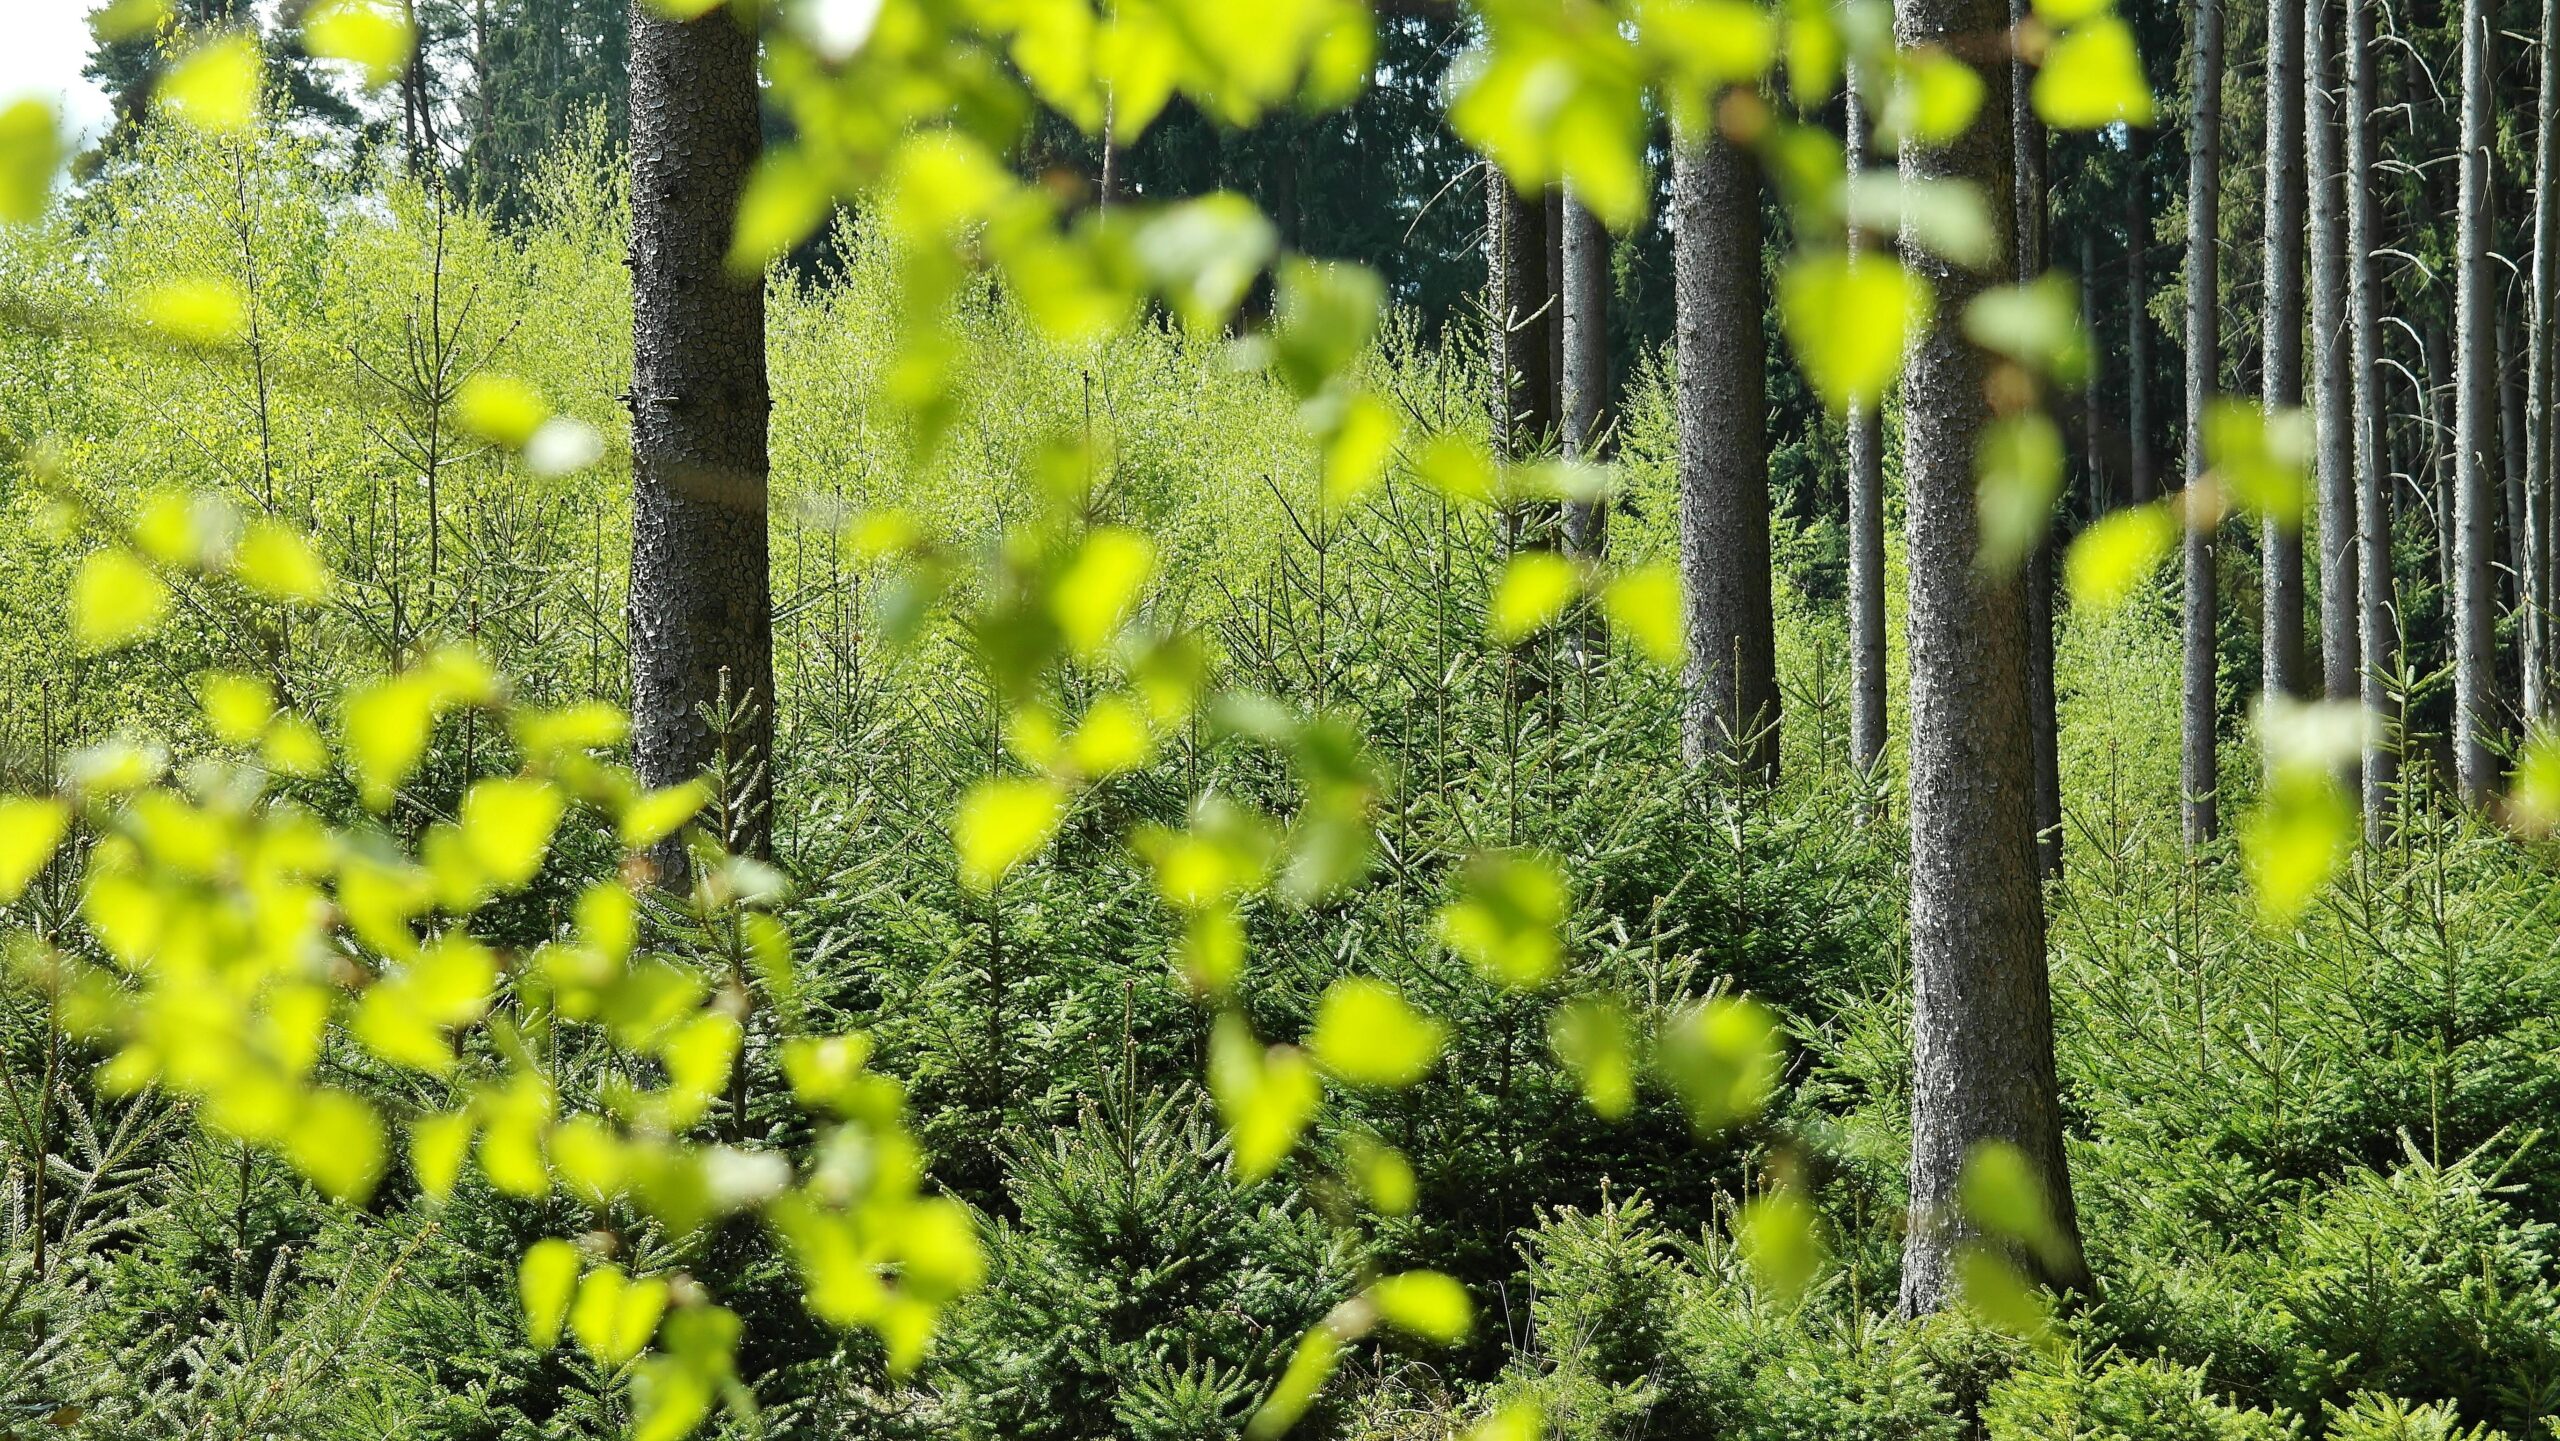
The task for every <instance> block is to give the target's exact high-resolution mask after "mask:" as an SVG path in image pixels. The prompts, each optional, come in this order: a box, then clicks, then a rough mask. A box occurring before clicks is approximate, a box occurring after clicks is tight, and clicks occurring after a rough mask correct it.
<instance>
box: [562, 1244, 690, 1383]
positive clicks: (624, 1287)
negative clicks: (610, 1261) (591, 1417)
mask: <svg viewBox="0 0 2560 1441" xmlns="http://www.w3.org/2000/svg"><path fill="white" fill-rule="evenodd" d="M666 1310H667V1283H666V1281H665V1280H664V1279H663V1278H660V1277H656V1276H651V1277H647V1278H645V1279H641V1280H634V1279H632V1278H631V1277H630V1276H628V1275H626V1274H624V1273H623V1270H622V1268H621V1267H619V1266H612V1265H605V1266H598V1267H596V1268H595V1269H594V1270H592V1271H589V1272H588V1273H587V1274H586V1277H585V1279H583V1280H581V1281H579V1283H578V1295H577V1299H576V1300H574V1301H572V1302H570V1304H569V1330H570V1333H571V1334H573V1335H575V1336H576V1337H577V1338H578V1345H579V1346H580V1347H581V1348H583V1349H584V1350H585V1351H586V1353H587V1354H588V1355H590V1356H592V1357H594V1358H595V1359H596V1360H598V1361H600V1362H603V1363H604V1364H605V1365H606V1366H620V1365H621V1364H623V1363H624V1362H626V1361H629V1360H630V1359H631V1358H632V1357H634V1356H637V1355H639V1354H640V1352H641V1349H642V1348H643V1347H645V1346H647V1345H648V1344H649V1338H650V1337H651V1336H653V1335H655V1334H657V1330H658V1318H660V1317H661V1316H664V1315H665V1314H666Z"/></svg>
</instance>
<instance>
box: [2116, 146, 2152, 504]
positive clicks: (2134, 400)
mask: <svg viewBox="0 0 2560 1441" xmlns="http://www.w3.org/2000/svg"><path fill="white" fill-rule="evenodd" d="M2149 136H2150V132H2149V131H2146V130H2144V129H2142V128H2141V127H2140V126H2135V127H2132V128H2130V129H2128V130H2127V131H2126V132H2125V173H2126V175H2127V176H2128V177H2130V179H2129V181H2128V183H2127V184H2126V186H2125V201H2124V205H2125V216H2124V227H2125V247H2126V248H2125V257H2124V276H2125V279H2124V299H2125V306H2124V331H2125V335H2124V428H2125V435H2126V437H2127V445H2126V447H2125V459H2126V469H2125V498H2126V499H2127V500H2128V501H2129V502H2131V503H2132V504H2134V505H2140V504H2142V503H2144V502H2145V501H2148V500H2150V499H2151V498H2153V497H2154V496H2157V495H2158V494H2159V493H2160V480H2159V472H2158V470H2157V469H2156V467H2155V464H2154V461H2153V459H2152V454H2153V453H2152V449H2151V174H2150V171H2149V169H2148V168H2147V167H2146V166H2145V164H2144V157H2145V156H2146V155H2147V154H2148V153H2149V151H2150V148H2151V146H2150V139H2149Z"/></svg>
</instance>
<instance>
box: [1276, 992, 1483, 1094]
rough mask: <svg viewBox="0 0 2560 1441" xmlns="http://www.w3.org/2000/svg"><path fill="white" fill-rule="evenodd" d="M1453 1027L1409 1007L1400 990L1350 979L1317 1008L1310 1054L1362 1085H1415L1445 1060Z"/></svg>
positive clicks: (1343, 1077) (1309, 1041) (1329, 1069)
mask: <svg viewBox="0 0 2560 1441" xmlns="http://www.w3.org/2000/svg"><path fill="white" fill-rule="evenodd" d="M1447 1039H1448V1027H1446V1026H1444V1025H1442V1024H1441V1023H1440V1022H1438V1021H1435V1020H1433V1019H1432V1018H1431V1017H1429V1016H1427V1015H1424V1014H1423V1013H1422V1012H1420V1011H1417V1010H1415V1009H1414V1008H1413V1007H1411V1006H1409V1005H1407V1004H1405V999H1404V997H1403V996H1402V995H1399V994H1398V993H1397V991H1396V988H1395V987H1393V986H1390V985H1388V984H1387V983H1386V982H1384V981H1379V980H1373V979H1371V978H1369V977H1367V976H1345V977H1343V978H1342V979H1340V980H1338V981H1335V982H1334V983H1333V984H1332V985H1331V986H1329V987H1327V988H1326V990H1325V993H1324V999H1323V1000H1322V1001H1321V1002H1319V1003H1318V1004H1317V1006H1316V1023H1315V1029H1314V1030H1312V1031H1310V1032H1309V1033H1308V1034H1307V1049H1308V1050H1309V1051H1311V1052H1313V1053H1314V1055H1315V1058H1316V1064H1318V1065H1320V1066H1322V1067H1324V1069H1325V1070H1326V1071H1327V1072H1328V1073H1330V1074H1332V1075H1333V1076H1335V1077H1337V1078H1339V1079H1341V1080H1344V1081H1348V1082H1350V1083H1352V1084H1353V1085H1361V1086H1410V1085H1412V1084H1413V1083H1414V1082H1416V1081H1418V1080H1421V1079H1422V1077H1423V1075H1424V1074H1425V1073H1426V1072H1428V1071H1429V1070H1430V1069H1431V1066H1432V1063H1433V1062H1435V1061H1437V1060H1439V1058H1440V1047H1441V1045H1442V1044H1443V1043H1444V1042H1445V1041H1446V1040H1447Z"/></svg>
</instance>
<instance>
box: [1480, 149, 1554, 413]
mask: <svg viewBox="0 0 2560 1441" xmlns="http://www.w3.org/2000/svg"><path fill="white" fill-rule="evenodd" d="M1486 189H1487V192H1488V194H1489V196H1490V200H1489V201H1488V205H1487V215H1486V221H1487V226H1488V229H1489V231H1490V234H1491V243H1490V251H1489V255H1488V259H1487V277H1486V278H1487V285H1486V290H1487V309H1488V310H1489V311H1490V312H1491V315H1492V319H1493V346H1492V350H1493V363H1494V368H1495V371H1496V375H1495V380H1494V395H1495V397H1496V400H1495V415H1494V421H1495V425H1494V441H1495V445H1496V448H1497V449H1499V450H1500V451H1501V453H1502V454H1503V455H1504V456H1505V457H1506V458H1509V459H1521V458H1525V457H1527V456H1530V455H1533V454H1535V453H1537V451H1538V450H1539V448H1540V447H1542V446H1545V445H1548V444H1551V443H1553V442H1554V441H1555V440H1556V439H1557V435H1558V431H1559V429H1560V417H1559V416H1558V415H1557V414H1556V408H1557V407H1556V376H1555V367H1554V358H1555V348H1554V342H1553V341H1552V340H1551V339H1550V338H1549V336H1548V331H1549V330H1550V329H1551V328H1552V327H1553V326H1554V325H1555V324H1556V323H1557V320H1558V316H1557V313H1556V312H1557V306H1556V304H1555V296H1554V293H1553V292H1552V291H1550V290H1549V289H1548V288H1547V207H1546V202H1545V201H1543V200H1541V199H1539V198H1537V197H1535V196H1528V195H1522V194H1521V193H1520V192H1519V191H1517V190H1515V189H1513V188H1512V186H1511V184H1510V182H1509V181H1508V180H1506V179H1504V178H1503V175H1502V172H1501V171H1499V170H1494V169H1491V168H1490V167H1488V175H1487V180H1486Z"/></svg>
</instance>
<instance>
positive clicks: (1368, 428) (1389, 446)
mask: <svg viewBox="0 0 2560 1441" xmlns="http://www.w3.org/2000/svg"><path fill="white" fill-rule="evenodd" d="M1403 430H1404V427H1403V426H1402V424H1401V423H1400V422H1398V421H1397V419H1396V414H1395V412H1394V411H1392V410H1389V409H1388V408H1387V406H1386V402H1384V401H1382V400H1380V399H1378V398H1377V397H1376V396H1374V395H1370V394H1368V393H1366V392H1362V393H1360V394H1358V395H1354V396H1352V397H1351V398H1350V399H1349V400H1347V401H1344V402H1342V403H1341V404H1340V405H1339V406H1338V407H1335V408H1334V409H1333V410H1332V411H1331V412H1330V414H1329V416H1328V418H1327V420H1326V423H1325V424H1324V425H1323V426H1322V427H1321V428H1320V429H1319V432H1318V434H1319V435H1320V437H1321V438H1322V440H1323V442H1324V480H1323V487H1324V503H1325V506H1326V507H1327V508H1328V509H1329V510H1332V511H1333V512H1335V513H1336V514H1339V513H1340V512H1342V511H1345V510H1348V509H1350V508H1351V507H1352V506H1353V505H1354V504H1357V503H1358V502H1359V501H1360V499H1361V498H1362V497H1364V496H1366V495H1367V494H1368V493H1369V492H1370V491H1372V490H1375V489H1376V488H1377V486H1378V482H1379V481H1381V480H1383V479H1385V478H1386V474H1387V464H1388V462H1389V461H1391V460H1393V459H1394V458H1395V451H1396V442H1397V440H1398V439H1400V438H1401V437H1402V435H1403Z"/></svg>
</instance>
